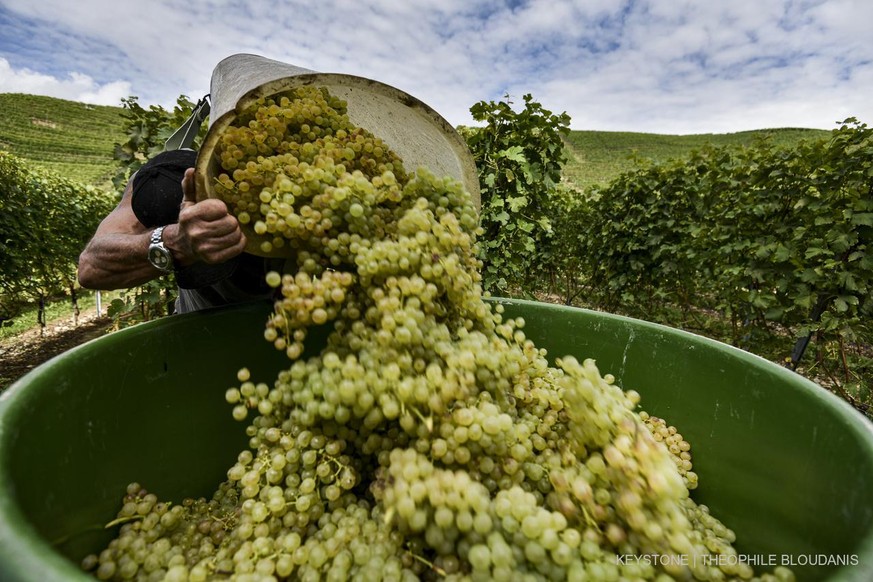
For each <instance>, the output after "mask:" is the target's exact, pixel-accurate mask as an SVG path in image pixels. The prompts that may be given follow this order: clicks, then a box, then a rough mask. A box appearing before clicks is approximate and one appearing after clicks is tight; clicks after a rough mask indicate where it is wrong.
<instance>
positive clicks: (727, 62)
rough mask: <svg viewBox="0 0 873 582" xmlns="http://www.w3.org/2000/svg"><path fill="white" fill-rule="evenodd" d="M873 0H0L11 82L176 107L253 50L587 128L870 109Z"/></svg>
mask: <svg viewBox="0 0 873 582" xmlns="http://www.w3.org/2000/svg"><path fill="white" fill-rule="evenodd" d="M871 28H873V1H871V0H308V1H303V0H269V1H263V0H248V1H245V0H243V1H240V0H137V1H131V0H76V1H70V0H0V93H30V94H37V95H49V96H53V97H59V98H63V99H69V100H73V101H80V102H84V103H92V104H99V105H121V100H122V98H126V97H129V96H136V97H137V99H138V101H139V103H140V104H141V105H143V106H149V105H160V106H163V107H165V108H172V106H173V105H174V104H175V103H176V99H177V97H178V96H179V95H186V96H188V97H189V98H191V100H192V101H196V100H197V99H199V98H200V97H202V96H203V95H205V94H206V93H208V92H209V91H210V87H209V84H210V78H211V75H212V70H213V68H214V67H215V65H216V64H217V63H218V62H219V61H221V60H222V59H224V58H225V57H227V56H230V55H232V54H235V53H251V54H256V55H260V56H263V57H266V58H270V59H274V60H278V61H281V62H284V63H289V64H293V65H297V66H300V67H303V68H307V69H311V70H314V71H319V72H324V73H344V74H351V75H356V76H361V77H367V78H370V79H375V80H377V81H380V82H382V83H385V84H388V85H392V86H394V87H396V88H398V89H401V90H403V91H405V92H407V93H409V94H411V95H413V96H414V97H417V98H418V99H420V100H421V101H424V102H425V103H427V104H428V105H430V106H431V107H432V108H433V109H435V110H436V111H437V112H439V113H440V114H441V115H442V116H443V117H444V118H445V119H446V120H447V121H448V122H449V123H451V124H452V125H453V126H458V125H476V124H477V123H478V122H477V121H475V120H474V119H473V118H472V117H471V114H470V108H471V107H472V106H473V105H474V104H476V103H478V102H481V101H508V102H510V103H512V104H513V107H514V109H516V110H519V109H520V108H521V107H523V103H524V101H523V96H524V95H526V94H530V95H531V96H532V97H533V99H534V101H536V102H538V103H540V104H541V105H542V106H543V107H544V108H546V109H547V110H549V111H552V112H553V113H555V114H559V113H564V112H566V113H567V114H568V115H569V116H570V119H571V122H570V127H571V128H572V129H576V130H599V131H639V132H646V133H660V134H676V135H685V134H700V133H731V132H737V131H745V130H753V129H767V128H777V127H803V128H819V129H835V128H837V127H839V124H840V122H842V121H843V120H844V119H846V118H848V117H855V118H857V119H859V120H860V121H861V122H863V123H867V124H868V125H870V124H873V99H871V96H873V33H871Z"/></svg>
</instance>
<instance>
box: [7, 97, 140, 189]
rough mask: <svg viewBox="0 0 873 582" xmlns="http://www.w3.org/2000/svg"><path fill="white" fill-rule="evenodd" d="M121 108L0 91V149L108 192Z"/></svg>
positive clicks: (120, 136)
mask: <svg viewBox="0 0 873 582" xmlns="http://www.w3.org/2000/svg"><path fill="white" fill-rule="evenodd" d="M123 111H124V109H123V108H122V107H107V106H98V105H86V104H84V103H78V102H75V101H66V100H64V99H55V98H53V97H43V96H37V95H24V94H20V93H0V149H2V150H7V151H9V152H11V153H12V154H13V155H15V156H17V157H19V158H23V159H25V160H27V161H29V162H30V163H32V164H33V165H34V166H35V167H37V168H39V169H42V170H48V171H50V172H54V173H56V174H59V175H61V176H64V177H66V178H69V179H71V180H75V181H77V182H82V183H83V184H91V185H93V186H98V187H103V188H108V187H110V185H111V182H110V180H111V177H112V175H113V173H114V172H115V168H116V167H117V166H118V164H117V163H116V161H115V159H114V158H113V152H114V147H115V144H116V143H121V142H123V141H125V135H124V131H123V129H122V128H123V125H122V123H123V119H122V117H121V114H122V112H123Z"/></svg>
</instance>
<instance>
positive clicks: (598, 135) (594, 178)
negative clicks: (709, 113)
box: [564, 128, 836, 188]
mask: <svg viewBox="0 0 873 582" xmlns="http://www.w3.org/2000/svg"><path fill="white" fill-rule="evenodd" d="M835 129H836V128H835ZM829 134H830V131H826V130H820V129H765V130H757V131H743V132H739V133H725V134H712V133H707V134H695V135H660V134H651V133H630V132H608V131H571V132H570V135H568V136H567V139H566V143H567V154H568V158H569V161H568V162H567V164H566V165H565V166H564V176H565V178H566V179H567V180H568V181H569V182H571V183H573V184H574V185H576V186H577V187H579V188H586V187H588V186H592V185H594V184H602V183H605V182H608V181H609V180H610V179H612V178H613V177H615V176H617V175H618V174H620V173H622V172H625V171H628V170H630V169H632V168H633V167H634V166H635V165H636V163H637V162H636V161H635V158H642V159H647V160H652V161H655V162H663V161H666V160H668V159H674V158H678V157H682V156H684V155H685V154H688V153H689V152H691V151H692V150H696V149H700V148H702V147H703V146H705V145H708V144H711V145H713V146H716V147H726V146H743V145H750V144H752V143H753V142H754V141H755V140H757V139H761V138H766V139H769V140H771V142H772V143H773V144H775V145H783V146H791V145H793V144H795V143H797V142H799V141H800V140H803V139H818V138H822V137H825V136H827V135H829Z"/></svg>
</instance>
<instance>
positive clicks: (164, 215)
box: [131, 149, 197, 228]
mask: <svg viewBox="0 0 873 582" xmlns="http://www.w3.org/2000/svg"><path fill="white" fill-rule="evenodd" d="M196 162H197V152H195V151H194V150H187V149H183V150H171V151H167V152H161V153H159V154H158V155H156V156H155V157H153V158H152V159H150V160H149V161H148V162H146V163H145V165H143V166H142V167H141V168H140V169H139V170H138V171H137V172H136V174H134V176H133V194H132V198H131V205H132V207H133V213H134V214H135V215H136V218H137V219H138V220H139V221H140V222H141V223H142V224H143V225H144V226H147V227H149V228H152V227H158V226H165V225H167V224H173V223H175V222H178V220H179V206H180V205H181V204H182V198H183V194H182V177H183V176H184V175H185V170H187V169H188V168H193V167H194V164H195V163H196Z"/></svg>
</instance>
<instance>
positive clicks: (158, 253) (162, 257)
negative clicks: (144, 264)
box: [149, 226, 173, 273]
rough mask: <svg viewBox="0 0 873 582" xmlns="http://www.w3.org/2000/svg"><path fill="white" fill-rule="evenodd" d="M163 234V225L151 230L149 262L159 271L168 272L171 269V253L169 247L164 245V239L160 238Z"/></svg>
mask: <svg viewBox="0 0 873 582" xmlns="http://www.w3.org/2000/svg"><path fill="white" fill-rule="evenodd" d="M163 234H164V227H163V226H159V227H158V228H156V229H154V230H153V231H152V238H151V240H150V241H149V263H151V264H152V266H153V267H154V268H156V269H157V270H159V271H162V272H164V273H170V272H172V271H173V255H171V254H170V249H168V248H167V247H166V246H164V241H163V240H162V239H161V236H162V235H163Z"/></svg>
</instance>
